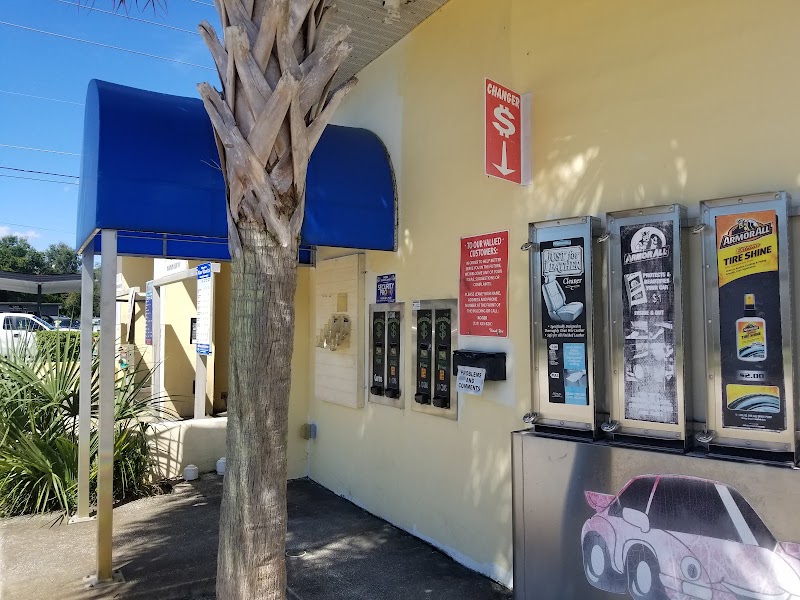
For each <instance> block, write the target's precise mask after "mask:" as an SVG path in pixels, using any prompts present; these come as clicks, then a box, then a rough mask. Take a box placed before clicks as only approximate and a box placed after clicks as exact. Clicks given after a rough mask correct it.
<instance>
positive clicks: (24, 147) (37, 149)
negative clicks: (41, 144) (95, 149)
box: [0, 144, 80, 156]
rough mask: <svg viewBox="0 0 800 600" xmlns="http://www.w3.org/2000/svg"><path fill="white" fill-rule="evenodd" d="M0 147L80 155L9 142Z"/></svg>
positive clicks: (73, 153) (73, 154)
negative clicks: (14, 144)
mask: <svg viewBox="0 0 800 600" xmlns="http://www.w3.org/2000/svg"><path fill="white" fill-rule="evenodd" d="M0 148H15V149H17V150H32V151H34V152H47V153H49V154H66V155H67V156H80V154H76V153H75V152H62V151H61V150H46V149H44V148H28V147H27V146H13V145H11V144H0Z"/></svg>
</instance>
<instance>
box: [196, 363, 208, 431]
mask: <svg viewBox="0 0 800 600" xmlns="http://www.w3.org/2000/svg"><path fill="white" fill-rule="evenodd" d="M194 370H195V375H194V418H195V419H204V418H205V417H206V416H207V415H206V380H207V378H208V357H207V356H205V355H204V354H197V355H196V358H195V361H194Z"/></svg>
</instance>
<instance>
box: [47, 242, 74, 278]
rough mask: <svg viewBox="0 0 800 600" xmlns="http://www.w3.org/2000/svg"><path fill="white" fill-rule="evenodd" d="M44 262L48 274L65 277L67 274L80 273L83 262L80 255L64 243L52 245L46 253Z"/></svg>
mask: <svg viewBox="0 0 800 600" xmlns="http://www.w3.org/2000/svg"><path fill="white" fill-rule="evenodd" d="M44 262H45V265H46V268H47V271H48V273H52V274H54V275H64V274H67V273H80V270H81V260H80V258H78V253H77V252H75V250H74V249H73V248H72V247H71V246H68V245H67V244H65V243H64V242H58V243H57V244H51V245H50V246H48V248H47V250H45V251H44Z"/></svg>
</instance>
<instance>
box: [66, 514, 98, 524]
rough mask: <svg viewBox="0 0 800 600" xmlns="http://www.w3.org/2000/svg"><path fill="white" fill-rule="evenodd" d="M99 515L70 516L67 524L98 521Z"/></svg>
mask: <svg viewBox="0 0 800 600" xmlns="http://www.w3.org/2000/svg"><path fill="white" fill-rule="evenodd" d="M96 520H97V515H92V516H91V517H79V516H78V515H74V516H72V517H70V518H69V521H67V525H75V524H77V523H88V522H89V521H96Z"/></svg>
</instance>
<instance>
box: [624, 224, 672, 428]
mask: <svg viewBox="0 0 800 600" xmlns="http://www.w3.org/2000/svg"><path fill="white" fill-rule="evenodd" d="M673 228H674V224H673V222H672V221H661V222H655V223H647V224H644V225H625V226H623V227H621V228H620V244H621V249H622V296H623V297H622V326H623V334H624V336H625V342H624V351H623V361H624V373H625V375H624V376H625V418H626V419H634V420H638V421H649V422H652V423H670V424H675V423H677V422H678V395H677V386H676V379H675V331H674V328H675V284H674V278H673V265H674V260H675V252H676V249H675V248H674V247H673V232H674V229H673Z"/></svg>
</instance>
